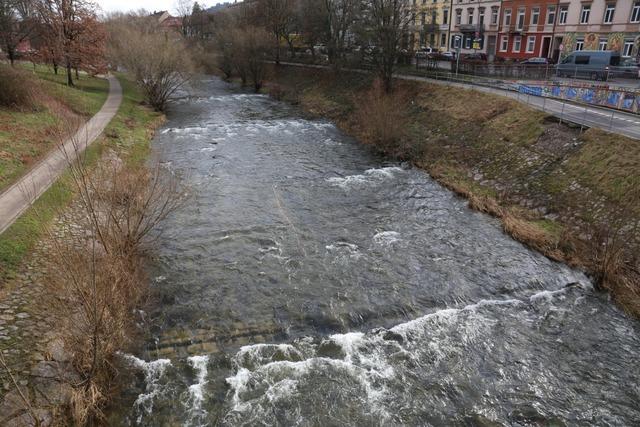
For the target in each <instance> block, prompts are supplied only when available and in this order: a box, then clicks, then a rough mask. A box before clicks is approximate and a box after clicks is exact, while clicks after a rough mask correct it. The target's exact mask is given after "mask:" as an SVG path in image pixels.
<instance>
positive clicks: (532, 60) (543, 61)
mask: <svg viewBox="0 0 640 427" xmlns="http://www.w3.org/2000/svg"><path fill="white" fill-rule="evenodd" d="M520 64H521V65H549V60H548V59H547V58H528V59H525V60H524V61H522V62H520Z"/></svg>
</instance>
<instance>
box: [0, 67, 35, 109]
mask: <svg viewBox="0 0 640 427" xmlns="http://www.w3.org/2000/svg"><path fill="white" fill-rule="evenodd" d="M35 86H36V83H35V80H34V79H33V77H31V75H29V74H28V73H27V72H26V71H22V70H17V69H15V68H13V67H9V66H4V65H0V107H6V108H11V109H16V110H21V111H24V110H30V109H33V108H34V107H35V97H34V92H35V91H34V89H35Z"/></svg>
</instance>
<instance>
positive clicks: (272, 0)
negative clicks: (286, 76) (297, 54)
mask: <svg viewBox="0 0 640 427" xmlns="http://www.w3.org/2000/svg"><path fill="white" fill-rule="evenodd" d="M257 12H258V13H257V16H259V17H260V19H261V21H262V23H263V25H264V27H265V28H266V29H267V31H269V32H270V33H271V35H272V36H273V38H274V43H275V46H274V47H275V59H276V64H280V44H281V42H282V41H283V40H284V41H286V42H287V44H288V45H289V49H290V50H291V53H292V54H293V51H294V50H293V39H292V33H293V31H294V28H295V25H296V19H295V18H296V16H295V12H296V11H295V0H258V11H257Z"/></svg>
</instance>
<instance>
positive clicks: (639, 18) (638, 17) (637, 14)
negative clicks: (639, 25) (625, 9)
mask: <svg viewBox="0 0 640 427" xmlns="http://www.w3.org/2000/svg"><path fill="white" fill-rule="evenodd" d="M631 22H640V1H637V2H635V3H633V9H631Z"/></svg>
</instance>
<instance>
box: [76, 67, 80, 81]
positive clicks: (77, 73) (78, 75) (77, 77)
mask: <svg viewBox="0 0 640 427" xmlns="http://www.w3.org/2000/svg"><path fill="white" fill-rule="evenodd" d="M76 80H80V72H79V71H78V67H76Z"/></svg>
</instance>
